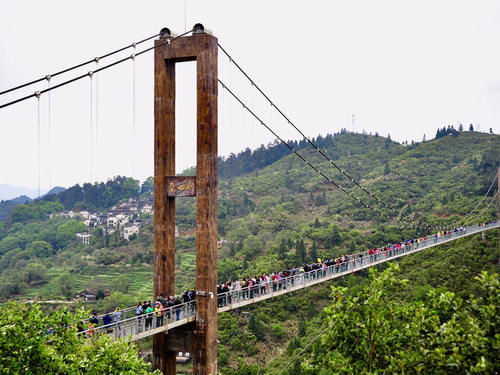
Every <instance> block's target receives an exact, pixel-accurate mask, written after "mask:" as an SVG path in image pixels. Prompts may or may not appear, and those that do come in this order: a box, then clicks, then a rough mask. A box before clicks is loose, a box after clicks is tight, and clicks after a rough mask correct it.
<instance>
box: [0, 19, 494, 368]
mask: <svg viewBox="0 0 500 375" xmlns="http://www.w3.org/2000/svg"><path fill="white" fill-rule="evenodd" d="M189 34H191V35H189ZM152 39H154V45H153V46H151V47H148V48H144V49H142V50H137V48H138V46H140V45H142V44H143V43H145V42H147V41H149V40H152ZM129 49H132V51H133V53H132V54H131V55H130V56H127V57H125V58H121V59H118V60H115V61H113V62H111V63H109V64H107V65H102V61H103V60H105V59H109V58H110V57H112V56H115V55H116V54H117V53H120V52H122V51H126V50H129ZM149 51H154V61H155V72H154V76H155V85H154V92H155V93H154V98H155V99H154V105H155V110H154V111H155V124H154V192H155V202H154V239H155V241H154V290H153V295H154V299H156V298H157V297H158V296H160V295H165V296H170V295H173V294H174V285H175V280H174V277H175V269H174V266H175V237H174V233H175V200H176V198H180V197H196V282H195V284H196V287H195V299H194V300H193V301H190V302H187V303H184V304H179V305H176V306H172V307H170V308H169V309H167V310H166V311H165V313H164V315H163V316H158V315H156V316H155V315H141V316H136V314H135V307H130V308H127V309H124V310H122V312H121V318H120V321H119V322H118V321H116V322H114V323H113V324H109V325H105V326H99V327H93V328H92V329H91V330H86V331H81V332H80V333H81V334H85V335H87V334H95V333H97V332H104V333H106V334H109V335H111V336H113V337H117V338H123V337H127V338H130V339H131V340H140V339H143V338H145V337H149V336H153V367H154V368H156V369H160V370H161V371H162V372H163V373H164V374H175V369H176V365H175V361H176V358H175V357H176V352H179V351H182V352H191V353H193V370H194V371H193V372H194V374H203V375H208V374H216V373H217V314H218V313H220V312H224V311H230V310H233V309H238V308H241V307H243V306H246V305H249V304H254V303H257V302H260V301H264V300H268V299H272V298H274V297H277V296H280V295H284V294H287V293H291V292H294V291H297V290H300V289H304V288H307V287H310V286H313V285H317V284H319V283H323V282H326V281H329V280H332V279H335V278H338V277H342V276H344V275H347V274H350V273H353V272H357V271H360V270H363V269H366V268H368V267H372V266H375V265H378V264H381V263H384V262H387V261H391V260H395V259H398V258H401V257H404V256H407V255H411V254H414V253H416V252H421V251H423V250H426V249H429V248H432V247H434V246H438V245H441V244H443V243H446V242H450V241H454V240H456V239H458V238H463V237H465V236H470V235H473V234H477V233H480V232H484V231H487V230H491V229H495V228H500V223H496V222H491V223H488V224H485V225H483V226H467V227H462V226H461V225H460V227H461V228H462V230H457V231H453V232H449V230H450V229H452V228H454V227H456V226H457V224H458V223H451V224H449V225H447V226H446V227H442V228H437V227H432V226H429V225H427V224H425V223H423V222H421V221H420V220H419V219H418V218H417V217H415V216H411V215H403V214H402V213H401V212H400V208H398V207H396V206H394V205H393V204H389V203H388V202H385V201H383V200H382V199H380V197H379V196H378V195H377V194H375V193H373V192H372V191H371V190H370V189H368V188H367V187H366V186H365V185H363V184H361V183H360V182H359V181H357V180H356V179H355V178H354V177H353V176H352V175H351V174H350V173H349V172H348V171H346V170H345V169H344V168H342V167H341V166H340V165H339V164H338V163H336V162H335V161H334V160H333V159H332V158H331V157H329V156H328V155H327V153H325V152H324V151H323V150H321V149H320V148H319V147H318V146H317V145H316V144H315V143H314V142H313V140H311V139H310V138H308V137H307V136H306V135H305V133H304V132H303V131H302V130H301V129H300V128H299V126H298V125H297V124H295V123H294V122H293V121H292V120H291V119H290V118H289V117H288V116H287V115H286V114H285V111H284V110H283V109H282V108H280V107H278V106H277V105H276V104H275V102H273V101H272V100H271V99H270V97H269V96H268V95H267V94H266V93H265V92H264V91H263V90H262V89H261V87H260V86H259V85H258V84H257V83H256V81H255V80H254V79H253V78H252V77H251V76H250V75H249V74H248V73H247V72H246V71H245V70H244V69H243V68H242V67H241V66H240V65H239V64H238V63H237V62H236V60H235V59H234V58H233V57H232V56H231V55H230V54H229V52H228V51H227V50H226V49H224V48H223V47H222V46H221V44H220V43H219V41H218V40H217V38H216V37H215V36H213V35H211V34H210V33H208V32H207V31H206V30H205V28H204V26H203V25H201V24H196V25H195V26H194V27H193V29H191V30H189V31H188V32H186V33H183V34H181V35H178V36H174V35H173V34H172V33H171V31H170V30H169V29H168V28H164V29H162V30H161V31H160V33H158V34H155V35H153V36H150V37H148V38H145V39H143V40H140V41H138V42H134V43H132V44H130V45H128V46H125V47H122V48H119V49H117V50H115V51H112V52H109V53H107V54H104V55H102V56H99V57H95V58H92V59H90V60H88V61H85V62H82V63H80V64H77V65H75V66H73V67H69V68H66V69H64V70H61V71H59V72H56V73H52V74H48V75H46V76H44V77H41V78H39V79H36V80H33V81H30V82H27V83H25V84H22V85H19V86H16V87H13V88H10V89H7V90H4V91H2V92H0V96H1V95H4V94H9V95H12V93H15V92H16V91H17V90H20V89H24V88H26V87H30V86H31V85H34V84H38V83H40V82H47V84H48V87H47V88H46V89H43V90H38V91H35V92H34V93H32V94H29V95H25V96H21V97H16V98H15V99H14V100H10V101H8V102H5V103H2V104H0V109H2V108H6V107H9V106H13V105H16V104H17V103H20V102H23V101H26V100H30V99H35V100H36V103H37V113H38V118H37V125H38V126H37V136H38V140H39V139H40V98H41V96H42V95H49V98H50V93H51V92H52V91H53V90H57V89H59V88H61V87H63V86H66V85H70V84H72V83H73V82H76V81H79V80H83V79H90V83H91V85H90V92H91V98H90V101H91V106H90V107H91V116H90V127H91V141H90V144H91V147H92V145H93V140H92V127H93V125H94V124H93V121H94V118H95V117H94V115H93V113H92V111H93V107H92V102H93V98H92V93H93V92H94V91H95V87H94V86H93V84H94V83H95V84H97V80H96V81H95V82H94V81H93V79H94V77H97V74H98V73H99V74H100V73H102V72H103V71H105V70H108V69H111V68H113V67H114V66H117V65H119V64H122V63H124V62H126V61H132V62H135V60H136V58H138V57H140V56H143V55H145V54H146V53H147V52H149ZM219 51H222V54H223V55H225V56H226V57H227V58H228V59H229V61H230V63H231V64H232V65H234V67H235V68H236V70H237V71H239V72H240V73H241V75H242V76H243V77H244V79H246V80H247V81H248V83H249V84H250V85H251V87H252V89H254V90H256V91H257V92H258V93H259V94H260V95H261V96H262V97H263V98H264V100H265V101H266V102H267V103H268V104H269V106H270V107H271V109H272V110H273V111H276V112H277V113H278V115H279V116H280V117H281V118H282V119H283V120H284V121H285V122H286V123H287V124H288V125H289V126H290V127H291V128H292V129H293V130H294V131H296V132H298V134H299V135H300V137H302V138H303V139H304V140H305V141H306V142H307V143H308V144H309V145H310V146H311V147H312V148H313V149H314V150H315V151H316V152H317V153H318V155H319V157H320V158H321V159H324V160H326V161H327V162H328V164H329V165H330V167H332V168H333V169H335V170H336V171H337V173H338V172H339V173H340V174H341V176H342V179H343V181H344V182H340V181H337V180H334V179H333V178H332V177H331V175H330V174H329V173H328V172H325V171H324V170H322V169H320V168H319V167H318V166H317V163H315V162H312V161H311V160H310V158H308V157H307V156H306V155H305V153H303V152H300V151H299V150H296V149H295V148H294V147H293V145H292V144H290V143H288V142H287V141H285V139H284V137H282V136H281V135H280V134H279V133H278V131H277V130H276V129H275V128H274V127H273V124H272V123H270V122H265V121H264V120H263V118H262V116H260V115H259V114H258V113H257V111H256V110H255V108H253V107H252V106H250V105H249V104H248V102H247V101H245V100H244V99H242V97H241V96H240V95H239V94H238V93H237V92H236V90H235V89H234V88H233V87H229V86H228V84H227V83H226V82H225V81H223V79H222V78H221V77H219V74H218V52H219ZM186 61H195V62H196V83H197V84H196V86H197V89H196V99H197V100H196V106H197V110H196V112H197V127H196V148H197V156H196V176H176V175H175V146H176V138H175V135H176V134H175V129H176V128H175V115H176V114H175V101H176V86H175V74H176V70H175V67H176V65H177V64H180V63H183V62H186ZM89 64H95V69H94V70H92V71H90V72H88V73H86V74H81V75H77V76H74V77H72V78H70V79H68V80H66V81H63V82H61V83H58V84H55V85H51V82H52V81H51V80H52V79H53V78H54V77H57V76H60V75H64V74H68V73H71V72H72V71H74V70H75V69H78V68H81V67H84V66H87V65H89ZM99 64H101V65H99ZM134 87H135V65H134ZM219 87H221V88H222V90H224V92H227V93H228V95H229V96H230V97H232V98H233V99H234V101H235V102H236V103H237V104H239V105H240V106H241V108H242V109H243V110H244V111H247V112H248V114H249V115H250V116H251V117H253V118H254V119H255V120H256V122H257V123H258V124H259V125H261V126H262V127H263V128H264V129H266V131H268V132H269V133H270V134H272V135H273V137H275V138H276V139H277V140H278V141H279V142H281V143H282V144H283V145H284V146H286V147H287V148H288V149H289V151H290V153H292V154H294V155H295V156H296V157H298V158H299V159H300V160H301V161H302V162H303V163H304V166H305V167H306V168H310V169H311V170H312V171H313V172H314V173H315V174H317V175H318V176H320V178H321V179H323V180H324V181H325V183H327V184H330V185H332V186H334V187H335V188H336V189H338V190H339V191H341V192H342V193H343V194H344V195H345V196H346V198H347V199H352V200H353V201H355V202H356V204H357V205H358V206H360V207H362V208H365V209H367V210H369V211H371V212H372V213H373V214H374V215H376V216H380V217H382V218H384V220H389V221H392V222H394V223H396V224H398V225H399V226H400V227H401V228H405V227H412V228H414V227H416V226H418V227H419V228H421V229H423V230H425V231H426V233H429V234H430V233H437V232H438V231H443V230H444V231H445V232H446V234H445V235H443V236H441V237H433V236H431V235H429V238H428V239H427V238H424V239H423V240H422V242H420V241H417V242H414V243H411V242H403V243H402V244H401V245H400V246H396V247H394V248H390V249H387V250H385V249H384V250H382V251H381V252H380V253H378V254H370V253H367V252H364V253H357V254H351V255H350V256H349V257H348V259H347V260H346V261H345V262H343V263H342V264H340V265H338V264H334V265H328V266H325V267H322V268H320V269H315V270H314V271H309V272H294V273H293V274H292V275H290V276H288V277H285V278H283V279H281V280H279V281H273V280H269V281H268V282H266V283H264V284H262V283H261V284H259V285H256V286H254V287H251V288H242V289H239V290H232V291H230V292H227V293H222V294H217V232H218V221H217V192H218V175H217V173H218V169H217V158H218V145H217V142H218V138H217V136H218V124H217V121H218V89H219ZM49 117H50V99H49ZM49 124H50V122H49ZM95 126H97V124H95ZM133 127H134V132H135V93H134V101H133ZM49 129H50V126H49ZM49 132H50V130H49ZM49 137H50V135H49ZM132 154H133V155H135V148H134V149H133V150H132ZM39 160H40V146H39V144H38V190H39V191H40V161H39ZM93 165H94V161H93V160H92V156H91V160H90V171H91V173H90V175H91V176H92V168H93ZM49 170H50V169H49ZM499 174H500V170H499ZM497 178H498V175H497V176H495V179H494V180H493V182H492V184H491V186H490V189H489V190H488V192H487V193H486V194H485V197H483V200H481V202H479V204H478V205H477V206H476V207H475V208H474V210H473V211H472V212H470V213H469V214H468V215H467V216H466V219H467V220H473V219H474V218H475V217H478V216H480V215H481V214H482V213H484V211H485V210H486V209H488V208H489V206H490V205H491V204H492V203H493V202H494V201H495V198H497V197H499V195H498V192H497V193H496V195H495V196H494V197H493V199H491V201H490V203H489V204H488V206H487V207H486V208H485V209H484V210H483V211H481V212H479V213H475V211H476V210H477V209H478V208H479V207H480V205H481V204H483V201H484V199H485V198H486V197H487V196H488V194H489V192H490V190H491V189H492V187H493V185H494V183H495V180H497ZM91 179H92V177H91ZM354 189H357V190H358V192H360V193H361V194H362V197H361V196H360V194H356V195H355V194H353V191H354ZM499 202H500V201H499ZM499 207H500V204H499ZM473 214H474V216H473Z"/></svg>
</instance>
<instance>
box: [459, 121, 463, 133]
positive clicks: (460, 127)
mask: <svg viewBox="0 0 500 375" xmlns="http://www.w3.org/2000/svg"><path fill="white" fill-rule="evenodd" d="M458 131H459V132H460V133H461V132H463V131H464V126H463V125H462V123H460V125H459V126H458Z"/></svg>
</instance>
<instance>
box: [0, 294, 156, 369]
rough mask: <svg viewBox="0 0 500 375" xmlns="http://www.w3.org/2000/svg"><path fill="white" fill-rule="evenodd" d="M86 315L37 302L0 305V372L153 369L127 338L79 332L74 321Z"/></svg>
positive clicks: (83, 312)
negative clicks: (51, 309)
mask: <svg viewBox="0 0 500 375" xmlns="http://www.w3.org/2000/svg"><path fill="white" fill-rule="evenodd" d="M87 316H89V312H87V311H84V310H79V311H77V312H76V313H74V314H73V313H70V312H68V311H67V310H65V309H62V310H60V311H56V312H54V313H52V314H50V315H46V314H44V313H43V312H42V310H41V308H40V306H39V305H37V304H34V305H27V304H17V303H13V302H10V303H9V304H8V305H5V306H1V307H0V327H2V328H1V332H2V334H0V348H1V350H2V355H1V356H0V373H2V374H34V375H45V374H77V375H78V374H86V375H87V374H88V375H94V374H95V375H97V374H104V373H106V374H127V375H135V374H140V375H146V374H151V372H150V365H149V364H147V363H146V362H144V361H143V360H142V359H141V358H139V356H138V354H137V349H136V346H135V345H134V344H132V343H131V342H129V341H126V340H113V339H112V338H110V337H109V336H107V335H101V336H99V337H97V338H96V339H95V340H85V338H84V337H81V336H78V335H77V328H76V325H75V324H74V323H75V322H77V321H81V320H82V319H83V318H84V317H87ZM155 374H158V375H159V374H160V373H159V372H158V371H157V372H155Z"/></svg>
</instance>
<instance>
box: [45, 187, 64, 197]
mask: <svg viewBox="0 0 500 375" xmlns="http://www.w3.org/2000/svg"><path fill="white" fill-rule="evenodd" d="M63 191H66V188H64V187H62V186H55V187H53V188H52V189H50V190H49V191H48V192H47V193H46V194H44V195H43V196H44V197H45V196H47V195H51V194H59V193H61V192H63Z"/></svg>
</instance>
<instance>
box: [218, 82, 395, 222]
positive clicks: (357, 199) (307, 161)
mask: <svg viewBox="0 0 500 375" xmlns="http://www.w3.org/2000/svg"><path fill="white" fill-rule="evenodd" d="M217 80H218V81H219V83H220V84H221V85H222V87H223V88H224V89H225V90H227V92H229V93H230V94H231V96H232V97H233V98H234V99H236V101H238V102H239V103H240V104H241V105H242V106H243V108H244V109H246V110H247V111H248V112H249V113H250V114H251V115H252V116H253V117H254V118H255V119H256V120H257V121H258V122H259V123H260V124H261V125H262V126H264V127H265V128H266V129H267V130H268V131H269V132H271V134H273V136H275V137H276V139H278V140H279V141H280V142H281V143H282V144H283V145H285V146H286V147H287V148H288V149H289V150H290V151H292V152H293V153H294V154H295V155H297V156H298V157H299V158H300V159H301V160H302V161H303V162H304V163H306V164H307V165H308V166H309V167H310V168H312V169H313V170H314V171H315V172H316V173H317V174H318V175H320V176H321V177H323V178H324V179H325V180H327V181H328V182H329V183H330V184H332V185H333V186H335V187H336V188H337V189H339V190H340V191H342V192H343V193H344V194H346V195H348V196H349V197H350V198H352V199H354V200H355V201H357V202H358V203H359V204H361V205H362V206H364V207H365V208H368V209H370V210H372V211H373V212H375V213H376V214H382V215H385V214H384V213H383V212H382V211H380V210H379V209H378V208H374V207H372V206H370V205H369V204H367V203H366V202H364V201H363V200H361V199H360V198H358V197H356V196H354V195H353V194H352V193H351V192H349V191H347V190H346V189H345V188H344V187H342V186H341V185H340V184H338V183H337V182H335V181H334V180H332V179H331V178H330V177H328V176H327V175H325V174H324V173H323V172H321V171H320V170H319V169H318V168H317V167H315V166H314V165H312V164H311V163H310V162H309V160H307V159H306V158H304V156H302V155H301V154H300V153H299V152H297V150H295V149H294V148H293V147H292V146H290V145H289V144H288V142H286V141H284V140H283V139H282V138H281V137H280V136H279V135H278V134H277V133H276V132H275V131H274V130H273V129H271V128H270V127H269V126H268V125H267V124H266V123H265V122H264V121H263V120H262V119H261V118H260V117H259V116H258V115H257V114H256V113H255V112H254V111H253V110H251V109H250V108H249V107H247V106H246V105H245V103H244V102H243V101H242V100H241V99H240V98H239V97H238V96H237V95H236V94H235V93H234V92H233V91H232V90H231V89H229V87H227V86H226V85H225V84H224V82H222V81H221V80H220V79H217Z"/></svg>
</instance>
